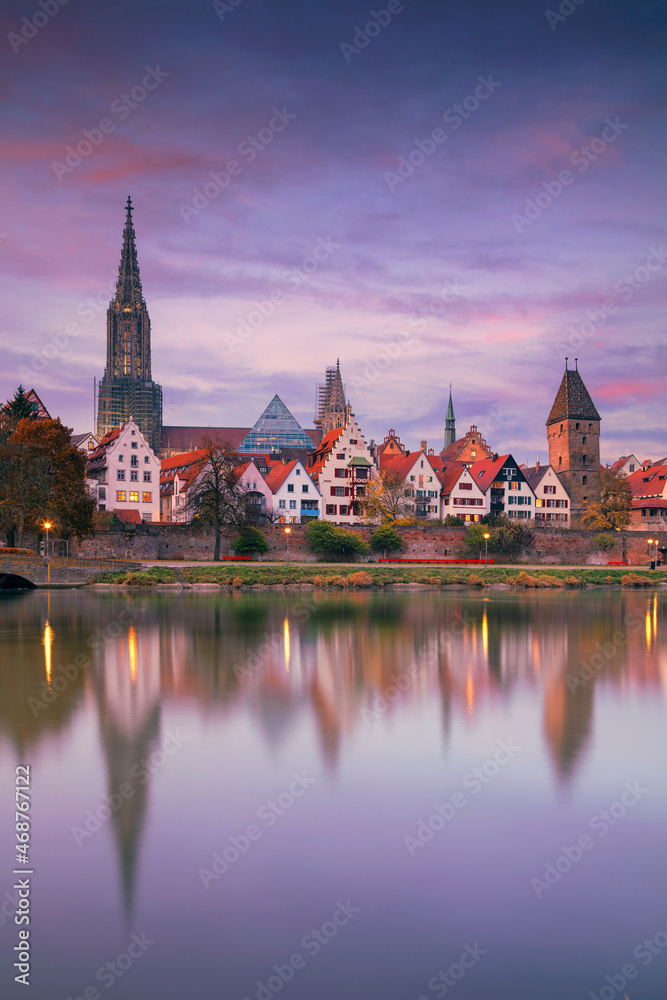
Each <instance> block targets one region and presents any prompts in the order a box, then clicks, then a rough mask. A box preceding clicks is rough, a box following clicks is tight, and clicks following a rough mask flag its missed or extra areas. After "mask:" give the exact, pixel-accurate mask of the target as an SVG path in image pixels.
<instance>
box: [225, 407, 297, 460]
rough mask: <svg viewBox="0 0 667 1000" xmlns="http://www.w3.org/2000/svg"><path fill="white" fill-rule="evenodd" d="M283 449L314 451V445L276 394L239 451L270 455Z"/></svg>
mask: <svg viewBox="0 0 667 1000" xmlns="http://www.w3.org/2000/svg"><path fill="white" fill-rule="evenodd" d="M281 448H306V449H307V450H308V451H312V450H313V448H314V445H313V442H312V440H311V439H310V438H309V437H308V435H307V434H306V432H305V431H304V429H303V427H301V425H300V424H299V423H298V421H297V420H296V419H295V417H293V416H292V414H291V413H290V411H289V410H288V409H287V407H286V406H285V404H284V403H283V401H282V399H281V398H280V396H278V395H277V394H276V395H275V396H274V397H273V399H272V400H271V402H270V403H269V405H268V406H267V408H266V409H265V410H264V413H262V415H261V417H260V418H259V420H258V421H257V422H256V424H255V426H254V427H253V428H252V430H251V431H249V433H248V434H246V436H245V438H244V439H243V441H242V442H241V444H240V445H239V447H238V449H237V450H238V451H239V452H241V453H243V452H254V453H257V452H260V453H263V454H266V455H269V454H271V453H272V452H276V453H278V452H280V449H281Z"/></svg>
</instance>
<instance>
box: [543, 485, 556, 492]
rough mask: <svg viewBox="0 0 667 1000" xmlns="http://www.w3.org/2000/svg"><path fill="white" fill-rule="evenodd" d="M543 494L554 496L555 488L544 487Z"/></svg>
mask: <svg viewBox="0 0 667 1000" xmlns="http://www.w3.org/2000/svg"><path fill="white" fill-rule="evenodd" d="M544 492H545V493H547V494H554V493H555V492H556V487H555V486H545V487H544Z"/></svg>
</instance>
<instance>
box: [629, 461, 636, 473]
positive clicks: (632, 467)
mask: <svg viewBox="0 0 667 1000" xmlns="http://www.w3.org/2000/svg"><path fill="white" fill-rule="evenodd" d="M634 471H635V463H634V462H633V463H632V465H631V466H630V472H634Z"/></svg>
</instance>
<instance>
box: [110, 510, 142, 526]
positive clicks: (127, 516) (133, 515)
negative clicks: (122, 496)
mask: <svg viewBox="0 0 667 1000" xmlns="http://www.w3.org/2000/svg"><path fill="white" fill-rule="evenodd" d="M113 513H114V514H115V515H116V517H117V518H118V519H119V520H120V521H124V522H125V524H141V516H140V514H139V511H138V510H118V509H116V510H114V512H113Z"/></svg>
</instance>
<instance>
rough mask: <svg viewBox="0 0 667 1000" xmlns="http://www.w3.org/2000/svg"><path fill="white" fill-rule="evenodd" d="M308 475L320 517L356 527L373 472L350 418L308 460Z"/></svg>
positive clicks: (366, 447)
mask: <svg viewBox="0 0 667 1000" xmlns="http://www.w3.org/2000/svg"><path fill="white" fill-rule="evenodd" d="M308 474H309V475H310V477H311V479H312V480H313V482H314V483H315V485H316V486H317V488H318V490H319V492H320V495H321V498H322V499H321V503H320V517H321V519H322V520H323V521H335V522H336V523H337V524H357V523H358V522H359V518H360V513H361V504H362V503H363V500H364V498H365V496H366V490H367V488H368V485H369V483H370V481H371V479H373V478H374V477H375V476H376V475H377V470H376V468H375V465H374V464H373V461H372V455H371V452H370V449H369V447H368V445H367V444H366V441H365V439H364V436H363V434H362V433H361V431H360V429H359V425H358V424H357V421H356V419H355V417H354V415H353V414H352V415H351V417H350V420H349V422H348V423H347V424H346V425H345V427H334V428H333V429H332V430H330V431H329V432H328V433H327V434H325V435H324V437H323V439H322V443H321V444H320V445H319V447H318V448H317V449H316V450H315V451H314V452H313V453H312V454H311V455H310V457H309V459H308Z"/></svg>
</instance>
